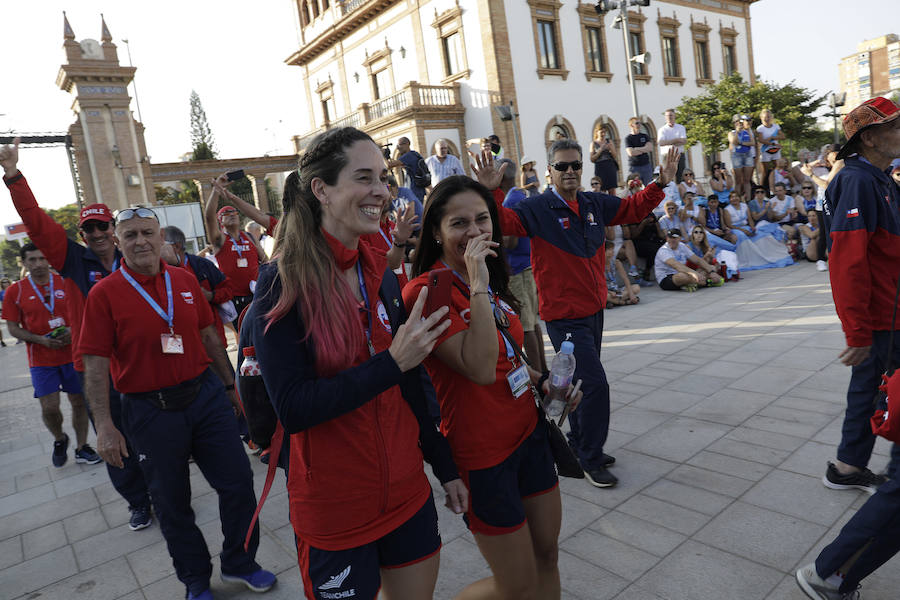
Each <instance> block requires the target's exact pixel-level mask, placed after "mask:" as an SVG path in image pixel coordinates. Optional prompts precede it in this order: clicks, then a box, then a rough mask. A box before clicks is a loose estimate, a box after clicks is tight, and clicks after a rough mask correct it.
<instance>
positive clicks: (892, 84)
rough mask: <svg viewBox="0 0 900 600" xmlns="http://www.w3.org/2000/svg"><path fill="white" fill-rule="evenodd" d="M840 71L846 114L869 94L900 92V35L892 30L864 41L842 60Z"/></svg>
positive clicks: (843, 109)
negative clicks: (845, 97)
mask: <svg viewBox="0 0 900 600" xmlns="http://www.w3.org/2000/svg"><path fill="white" fill-rule="evenodd" d="M839 74H840V86H841V88H840V90H841V92H846V94H847V101H846V103H845V104H844V106H843V108H842V109H841V110H842V111H843V112H844V113H845V114H846V113H847V112H848V111H850V110H852V109H853V107H855V106H858V105H859V104H860V103H862V102H865V101H866V100H868V99H869V98H873V97H875V96H890V95H892V94H894V93H896V92H900V37H898V36H897V34H896V33H889V34H887V35H882V36H880V37H877V38H875V39H871V40H866V41H864V42H861V43H860V44H859V45H857V47H856V53H855V54H851V55H850V56H847V57H845V58H843V59H842V60H841V63H840V67H839Z"/></svg>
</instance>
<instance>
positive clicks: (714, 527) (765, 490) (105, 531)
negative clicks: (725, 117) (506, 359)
mask: <svg viewBox="0 0 900 600" xmlns="http://www.w3.org/2000/svg"><path fill="white" fill-rule="evenodd" d="M642 296H643V299H642V301H641V303H640V304H639V305H637V306H634V307H620V308H616V309H615V310H612V311H608V312H607V317H606V334H605V343H604V346H603V358H604V363H605V365H606V368H607V371H608V375H609V379H610V381H611V382H612V383H611V387H612V402H613V411H614V412H613V416H612V431H611V432H610V441H609V446H608V448H607V450H608V451H610V452H611V453H612V454H614V455H615V456H616V458H617V464H616V467H615V471H614V472H615V473H616V474H617V475H618V477H619V478H620V484H619V486H618V487H617V488H615V489H612V490H598V489H595V488H593V487H591V486H590V485H589V484H587V483H586V482H584V481H576V480H563V481H562V483H561V488H562V491H563V512H564V516H563V526H562V534H561V536H560V561H559V562H560V568H561V572H562V585H563V590H564V592H563V597H564V598H566V599H570V600H574V599H583V600H602V599H608V598H615V599H617V600H728V599H734V600H762V599H766V600H800V599H802V598H805V596H804V595H803V594H802V593H801V592H800V591H799V589H798V588H797V587H796V584H795V583H794V581H793V571H794V570H795V569H796V568H797V566H798V565H802V564H805V563H807V562H809V561H811V560H812V558H814V557H815V556H816V554H817V553H818V551H819V550H820V549H821V548H822V547H823V546H824V545H825V543H827V542H828V541H830V540H831V539H832V538H833V537H834V536H835V535H836V534H837V532H838V531H839V529H840V527H841V526H842V525H843V524H844V523H846V521H847V520H848V519H849V518H850V516H851V515H852V514H853V512H854V511H855V510H856V509H857V508H858V507H859V506H860V505H861V504H862V503H863V502H864V501H865V499H866V498H867V496H865V495H864V494H862V493H860V492H855V491H853V492H846V491H843V492H842V491H832V490H827V489H826V488H825V487H823V486H822V483H821V477H822V474H823V472H824V468H825V462H826V460H828V459H830V458H832V457H833V456H834V451H835V445H836V443H837V441H838V439H839V434H840V424H841V419H842V410H843V403H844V392H845V389H846V385H847V381H848V378H849V370H848V369H847V368H845V367H843V366H841V365H840V364H839V363H838V362H837V361H836V360H835V358H836V356H837V354H838V352H839V351H840V350H841V349H843V347H844V345H843V336H842V334H841V332H840V325H839V323H838V321H837V318H836V317H835V314H834V308H833V306H832V303H831V295H830V289H829V286H828V278H827V274H823V273H818V272H816V270H815V267H814V266H813V265H812V264H807V263H803V264H800V265H796V266H793V267H789V268H786V269H778V270H771V271H761V272H754V273H748V274H747V275H746V278H745V279H744V280H743V281H740V282H737V283H730V284H727V285H726V286H725V287H724V288H719V289H710V290H701V291H699V292H697V293H695V294H688V293H681V292H662V291H660V290H659V289H658V288H649V289H645V290H643V294H642ZM25 365H26V359H25V352H24V346H11V347H8V348H4V349H0V598H4V599H5V598H10V599H13V598H41V599H42V600H43V599H49V598H54V599H55V598H61V599H67V600H68V599H73V598H84V599H90V600H106V599H114V598H122V599H127V600H137V599H146V600H157V599H165V600H171V599H179V598H182V597H183V594H184V592H183V588H182V587H181V585H180V583H179V582H178V581H177V580H176V578H175V576H174V574H173V569H172V565H171V561H170V559H169V556H168V554H167V552H166V548H165V545H164V542H163V540H162V537H161V536H160V533H159V528H158V527H157V526H156V525H154V526H153V527H151V528H149V529H146V530H144V531H140V532H132V531H129V530H128V528H127V526H126V525H125V524H126V522H127V519H128V512H127V510H126V507H125V505H124V502H123V501H122V500H121V498H119V497H118V495H117V494H116V493H115V492H114V491H113V489H112V486H111V485H110V484H109V481H108V478H107V475H106V470H105V468H104V467H103V466H102V465H96V466H85V465H76V464H74V463H73V462H72V460H71V457H70V460H69V463H68V464H66V465H65V466H64V467H63V468H60V469H54V468H53V467H52V466H50V456H49V454H50V447H51V439H50V437H49V434H48V433H47V431H46V430H45V428H44V427H43V425H42V423H41V420H40V412H39V409H38V406H37V403H36V402H35V401H34V399H33V398H32V397H31V394H32V392H31V386H30V381H29V378H28V375H27V369H26V366H25ZM65 405H66V403H65V400H64V401H63V406H65ZM65 414H66V427H67V428H68V426H69V425H68V424H69V415H68V411H67V410H66V411H65ZM91 437H92V439H93V434H92V436H91ZM887 450H888V445H887V444H886V443H884V442H883V440H879V442H878V444H877V445H876V453H877V454H876V456H875V457H874V458H873V461H872V463H873V464H872V468H873V470H875V471H876V472H877V471H879V470H880V469H882V468H883V467H884V465H885V464H886V462H887V454H886V452H887ZM70 451H71V450H70ZM252 462H253V464H254V472H255V475H256V486H257V492H259V490H260V489H261V488H262V482H263V478H264V470H263V465H261V464H260V463H259V462H258V461H256V460H255V459H252ZM191 473H192V487H193V498H194V501H193V506H194V510H195V511H196V514H197V521H198V523H200V525H201V529H202V530H203V533H204V535H205V536H206V539H207V542H208V543H209V546H210V549H211V551H212V552H216V549H217V547H220V546H221V542H222V535H221V532H220V530H219V525H218V509H217V503H216V496H215V494H214V492H212V491H211V489H210V487H209V486H208V485H207V484H206V482H205V481H204V479H203V477H202V476H201V475H200V474H199V472H198V471H197V469H196V467H195V466H194V465H192V466H191ZM283 481H284V480H283V478H281V477H279V478H278V480H277V481H276V484H275V486H274V487H273V491H272V493H271V495H270V496H269V500H268V502H267V503H266V505H265V508H264V509H263V512H262V517H261V524H262V532H263V535H262V541H261V544H260V550H259V562H260V563H261V564H262V565H263V566H265V567H266V568H267V569H270V570H272V571H275V572H276V573H277V574H278V576H279V583H278V585H277V586H276V587H275V588H274V589H273V590H272V591H271V592H270V593H268V594H266V595H265V596H259V597H260V598H268V599H281V598H292V599H299V598H301V597H302V592H301V584H300V578H299V575H298V571H297V566H296V555H295V551H294V549H293V534H292V532H291V527H290V524H289V522H288V512H287V495H286V492H285V490H284V483H283ZM439 499H440V496H439ZM439 502H440V500H439ZM438 512H439V514H440V515H441V533H442V536H443V539H444V548H443V551H442V554H441V572H440V577H439V580H438V586H437V592H436V594H435V597H436V598H440V599H449V598H452V597H453V595H454V594H455V593H457V592H458V591H459V590H460V589H461V588H462V587H463V586H464V585H465V584H467V583H469V582H471V581H473V580H475V579H477V578H480V577H483V576H486V575H487V574H488V570H487V567H486V564H485V562H484V560H483V559H482V558H481V556H480V554H479V552H478V549H477V547H476V546H475V544H474V541H473V539H472V537H471V535H470V534H469V533H468V532H467V531H466V529H465V527H464V525H463V523H462V521H461V519H459V518H458V517H455V516H452V515H451V514H450V513H449V512H448V511H447V510H446V509H444V508H443V507H442V506H441V507H440V508H439V511H438ZM213 562H214V565H215V567H214V568H215V569H216V571H218V561H217V560H216V559H213ZM898 590H900V560H898V559H896V558H895V559H894V560H893V561H892V562H891V563H889V564H888V565H886V566H885V567H884V568H882V569H881V570H880V571H878V572H877V573H875V574H874V575H873V576H872V577H870V578H869V580H868V581H866V582H864V587H863V597H864V598H865V599H866V600H896V598H897V597H898ZM213 591H214V592H215V593H216V597H217V598H221V599H225V598H249V597H255V595H254V594H252V593H249V592H246V591H244V590H241V589H236V588H235V587H234V586H231V585H228V584H223V583H221V582H220V581H219V579H218V574H217V573H216V574H214V579H213Z"/></svg>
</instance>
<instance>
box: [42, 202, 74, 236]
mask: <svg viewBox="0 0 900 600" xmlns="http://www.w3.org/2000/svg"><path fill="white" fill-rule="evenodd" d="M47 214H48V215H50V218H51V219H53V220H54V221H56V222H57V223H59V224H60V225H62V226H63V229H65V230H66V236H67V237H68V238H69V239H71V240H75V241H76V242H80V241H81V238H80V236H79V235H78V220H79V218H80V217H81V210H80V209H79V208H78V205H77V204H75V203H72V204H66V205H65V206H61V207H60V208H48V209H47Z"/></svg>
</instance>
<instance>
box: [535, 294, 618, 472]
mask: <svg viewBox="0 0 900 600" xmlns="http://www.w3.org/2000/svg"><path fill="white" fill-rule="evenodd" d="M566 334H572V335H571V337H570V338H569V341H571V342H572V343H573V344H574V345H575V375H574V380H575V381H578V380H579V379H581V380H582V385H581V391H582V392H584V397H583V398H582V399H581V404H579V405H578V409H577V410H575V411H574V412H572V413H571V414H569V427H570V429H571V431H570V432H569V445H570V446H572V449H573V450H575V454H577V455H578V458H579V459H580V460H581V466H582V468H584V470H586V471H590V470H594V469H600V468H602V467H603V445H604V444H606V438H607V435H608V434H609V383H608V382H607V381H606V371H604V370H603V365H602V364H601V363H600V344H601V343H602V342H603V311H602V310H601V311H600V312H598V313H597V314H594V315H591V316H589V317H583V318H581V319H559V320H557V321H547V335H549V336H550V341H551V342H553V347H554V348H555V349H556V351H557V352H559V347H560V345H561V344H562V343H563V342H564V341H566Z"/></svg>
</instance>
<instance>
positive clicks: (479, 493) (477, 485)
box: [460, 421, 559, 535]
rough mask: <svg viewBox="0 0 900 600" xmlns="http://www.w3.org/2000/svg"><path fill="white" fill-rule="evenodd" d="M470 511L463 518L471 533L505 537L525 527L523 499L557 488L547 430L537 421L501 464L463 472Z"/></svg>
mask: <svg viewBox="0 0 900 600" xmlns="http://www.w3.org/2000/svg"><path fill="white" fill-rule="evenodd" d="M460 476H461V477H462V480H463V481H464V482H465V484H466V486H467V487H468V488H469V510H468V512H467V513H466V514H465V515H464V516H463V519H465V521H466V525H468V526H469V529H470V530H471V531H472V532H473V533H482V534H484V535H504V534H507V533H512V532H514V531H516V530H517V529H519V528H521V527H522V525H524V524H525V504H524V503H523V500H526V499H528V498H532V497H534V496H540V495H541V494H546V493H547V492H550V491H552V490H553V489H555V488H556V487H557V486H558V485H559V479H557V477H556V466H555V464H554V462H553V453H552V452H551V451H550V441H549V438H548V434H547V428H546V427H545V426H544V424H543V423H541V422H540V421H538V424H537V426H536V427H535V428H534V431H532V432H531V435H530V436H528V437H527V438H526V439H525V441H524V442H522V443H521V444H520V445H519V447H518V448H516V449H515V451H513V453H512V454H510V455H509V457H507V459H506V460H504V461H503V462H502V463H500V464H498V465H495V466H493V467H488V468H486V469H475V470H473V471H465V470H463V469H460Z"/></svg>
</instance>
